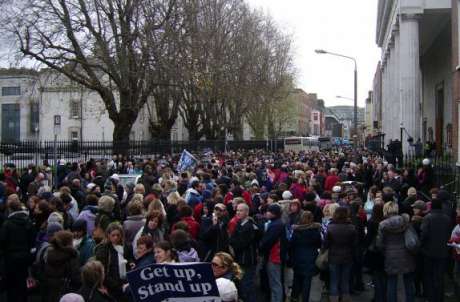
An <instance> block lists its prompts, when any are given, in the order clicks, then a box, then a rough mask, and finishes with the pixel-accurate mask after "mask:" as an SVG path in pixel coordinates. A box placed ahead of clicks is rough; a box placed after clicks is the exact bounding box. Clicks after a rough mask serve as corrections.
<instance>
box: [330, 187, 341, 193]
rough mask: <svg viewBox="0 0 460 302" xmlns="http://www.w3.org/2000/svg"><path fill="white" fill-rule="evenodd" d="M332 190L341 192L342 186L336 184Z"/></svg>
mask: <svg viewBox="0 0 460 302" xmlns="http://www.w3.org/2000/svg"><path fill="white" fill-rule="evenodd" d="M332 192H333V193H340V192H342V187H341V186H334V187H332Z"/></svg>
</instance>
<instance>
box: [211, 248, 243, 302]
mask: <svg viewBox="0 0 460 302" xmlns="http://www.w3.org/2000/svg"><path fill="white" fill-rule="evenodd" d="M211 266H212V271H213V273H214V277H215V278H216V283H217V287H218V289H219V294H220V296H221V298H222V301H225V302H227V301H228V302H230V301H231V302H234V301H238V290H237V286H238V283H239V281H240V280H241V278H242V277H243V272H242V271H241V268H240V266H239V265H238V263H236V262H235V261H234V260H233V257H232V256H231V255H230V254H228V253H225V252H219V253H216V254H215V255H214V258H213V259H212V262H211Z"/></svg>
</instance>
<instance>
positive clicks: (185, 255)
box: [177, 248, 199, 262]
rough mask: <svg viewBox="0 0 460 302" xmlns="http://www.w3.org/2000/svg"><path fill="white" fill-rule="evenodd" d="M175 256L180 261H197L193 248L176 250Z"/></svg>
mask: <svg viewBox="0 0 460 302" xmlns="http://www.w3.org/2000/svg"><path fill="white" fill-rule="evenodd" d="M177 256H178V258H179V260H180V262H195V261H199V260H198V259H199V258H198V253H197V252H196V250H195V249H194V248H191V249H190V250H188V251H187V250H182V251H178V252H177Z"/></svg>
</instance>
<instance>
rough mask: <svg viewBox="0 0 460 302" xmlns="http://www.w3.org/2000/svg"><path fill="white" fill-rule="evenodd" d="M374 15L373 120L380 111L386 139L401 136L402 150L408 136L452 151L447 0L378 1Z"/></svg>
mask: <svg viewBox="0 0 460 302" xmlns="http://www.w3.org/2000/svg"><path fill="white" fill-rule="evenodd" d="M377 16H378V17H377V18H378V19H377V33H376V42H377V45H378V46H379V47H380V48H381V50H382V57H381V62H380V63H379V65H378V67H377V72H376V75H375V80H374V89H377V93H375V95H376V96H375V97H374V106H375V108H376V109H375V114H374V122H375V121H379V115H381V119H380V121H381V125H377V126H379V127H378V128H379V130H380V131H381V132H382V133H383V134H385V140H386V142H387V143H388V142H389V140H394V139H402V142H403V150H404V152H405V153H407V152H409V151H410V150H411V147H410V145H409V143H408V139H409V138H412V139H413V140H414V141H416V140H417V139H418V138H420V139H422V140H423V141H424V142H427V141H430V142H435V143H436V148H437V150H438V151H439V152H441V151H448V152H449V151H451V150H452V148H453V139H452V138H453V136H452V133H453V132H452V128H453V124H452V122H453V118H452V76H451V66H452V43H451V41H452V39H451V27H452V22H451V0H379V2H378V15H377ZM401 133H402V135H401ZM401 136H402V137H401Z"/></svg>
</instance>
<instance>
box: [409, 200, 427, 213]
mask: <svg viewBox="0 0 460 302" xmlns="http://www.w3.org/2000/svg"><path fill="white" fill-rule="evenodd" d="M412 207H413V208H414V209H418V210H422V211H424V210H425V209H426V204H425V202H424V201H423V200H417V201H416V202H414V204H413V205H412Z"/></svg>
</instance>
